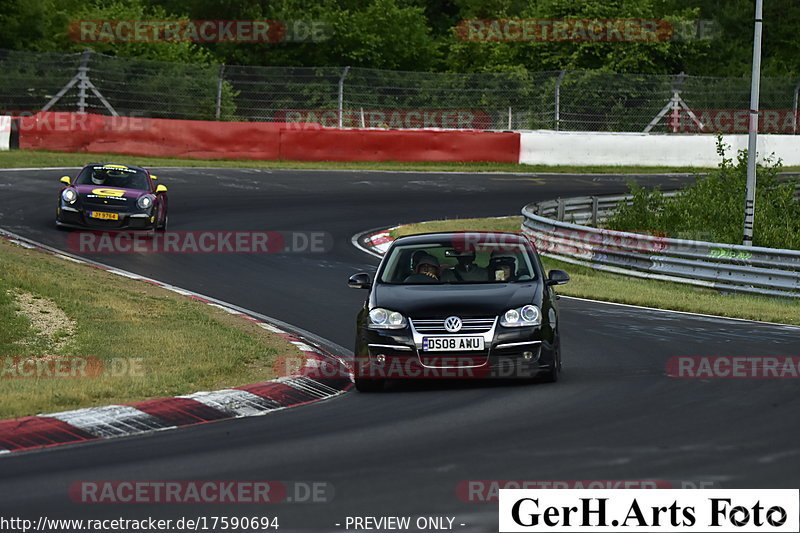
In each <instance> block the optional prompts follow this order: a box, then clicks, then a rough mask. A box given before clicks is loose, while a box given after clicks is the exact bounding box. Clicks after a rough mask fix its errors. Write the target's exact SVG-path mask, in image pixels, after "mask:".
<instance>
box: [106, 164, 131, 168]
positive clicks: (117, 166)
mask: <svg viewBox="0 0 800 533" xmlns="http://www.w3.org/2000/svg"><path fill="white" fill-rule="evenodd" d="M103 168H128V167H126V166H125V165H103Z"/></svg>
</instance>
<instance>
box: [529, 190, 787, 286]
mask: <svg viewBox="0 0 800 533" xmlns="http://www.w3.org/2000/svg"><path fill="white" fill-rule="evenodd" d="M666 194H667V195H674V194H676V193H675V192H673V193H666ZM795 197H800V189H796V190H795ZM626 199H630V196H629V195H607V196H584V197H576V198H559V199H558V200H549V201H545V202H536V203H531V204H528V205H526V206H525V207H524V208H523V209H522V215H523V222H522V231H523V233H525V234H526V235H527V236H528V238H529V239H531V241H532V242H533V243H534V244H535V245H536V247H537V249H538V250H539V252H540V253H541V254H542V255H545V256H548V257H553V258H555V259H560V260H562V261H566V262H569V263H574V264H580V265H584V266H589V267H592V268H596V269H598V270H604V271H608V272H614V273H619V274H625V275H630V276H636V277H642V278H650V279H659V280H665V281H673V282H678V283H686V284H690V285H697V286H702V287H708V288H713V289H717V290H722V291H734V292H743V293H752V294H763V295H770V296H784V297H792V298H800V250H783V249H777V248H763V247H757V246H741V245H733V244H724V243H713V242H704V241H696V240H684V239H671V238H666V237H659V236H654V235H643V234H638V233H630V232H624V231H614V230H607V229H602V228H597V227H590V226H586V225H581V224H587V223H589V224H592V225H594V226H596V225H597V224H600V223H602V222H603V221H604V220H605V219H606V218H607V217H608V215H609V214H610V213H611V211H612V210H613V209H614V207H615V206H616V205H617V204H618V203H619V202H620V201H622V200H626ZM565 220H570V221H571V222H566V221H565Z"/></svg>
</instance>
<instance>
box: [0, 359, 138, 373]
mask: <svg viewBox="0 0 800 533" xmlns="http://www.w3.org/2000/svg"><path fill="white" fill-rule="evenodd" d="M0 365H1V366H0V379H63V378H75V379H82V378H100V377H117V378H118V377H141V376H144V375H145V370H144V359H143V358H141V357H112V358H110V359H104V358H101V357H93V356H86V357H81V356H67V355H46V356H36V357H34V356H14V357H3V358H0Z"/></svg>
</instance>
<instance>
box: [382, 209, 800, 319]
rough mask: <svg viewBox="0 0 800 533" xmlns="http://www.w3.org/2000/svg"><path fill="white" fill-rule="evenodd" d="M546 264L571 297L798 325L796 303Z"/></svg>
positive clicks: (428, 227)
mask: <svg viewBox="0 0 800 533" xmlns="http://www.w3.org/2000/svg"><path fill="white" fill-rule="evenodd" d="M521 222H522V218H521V217H504V218H484V219H480V218H477V219H475V218H473V219H456V220H435V221H430V222H422V223H419V224H409V225H404V226H400V227H398V228H397V229H395V230H393V231H392V232H391V235H392V237H400V236H402V235H411V234H415V233H427V232H435V231H461V230H467V231H511V232H519V228H520V224H521ZM542 262H543V263H544V266H545V268H546V269H547V270H550V269H554V268H557V269H561V270H566V271H567V272H568V273H569V275H570V278H571V280H570V282H569V283H568V284H567V285H561V286H559V287H558V292H559V293H561V294H564V295H567V296H576V297H579V298H589V299H592V300H603V301H606V302H617V303H626V304H633V305H641V306H645V307H656V308H659V309H674V310H676V311H688V312H692V313H703V314H709V315H719V316H725V317H731V318H744V319H750V320H760V321H766V322H779V323H783V324H798V325H800V300H798V299H789V298H769V297H765V296H750V295H743V294H723V293H720V292H718V291H715V290H711V289H705V288H702V287H692V286H690V285H684V284H682V283H671V282H666V281H657V280H645V279H636V278H631V277H626V276H621V275H615V274H610V273H606V272H600V271H598V270H594V269H592V268H588V267H583V266H579V265H573V264H570V263H565V262H562V261H557V260H555V259H550V258H547V257H543V258H542Z"/></svg>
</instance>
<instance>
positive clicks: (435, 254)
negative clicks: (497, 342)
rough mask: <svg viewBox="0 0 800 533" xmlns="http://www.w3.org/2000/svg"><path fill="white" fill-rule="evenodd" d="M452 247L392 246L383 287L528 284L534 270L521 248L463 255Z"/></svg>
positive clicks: (486, 248) (487, 248)
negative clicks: (444, 284) (393, 285)
mask: <svg viewBox="0 0 800 533" xmlns="http://www.w3.org/2000/svg"><path fill="white" fill-rule="evenodd" d="M463 248H464V247H463V246H453V245H452V244H447V245H446V244H409V245H405V246H403V245H397V246H394V247H393V248H392V250H391V252H390V254H389V256H388V257H387V258H386V262H385V263H384V268H383V271H382V272H381V275H380V280H381V281H382V282H383V283H400V284H418V283H419V284H422V283H447V284H463V283H513V282H521V281H531V280H533V279H535V278H536V270H534V268H533V265H532V264H531V259H530V255H529V254H528V251H527V250H526V248H525V246H524V245H522V244H519V243H514V244H481V245H478V246H476V247H475V248H473V249H471V250H468V251H465V250H464V249H463Z"/></svg>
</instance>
